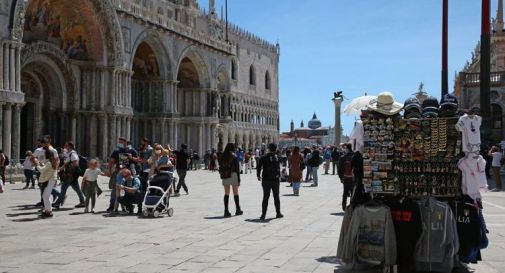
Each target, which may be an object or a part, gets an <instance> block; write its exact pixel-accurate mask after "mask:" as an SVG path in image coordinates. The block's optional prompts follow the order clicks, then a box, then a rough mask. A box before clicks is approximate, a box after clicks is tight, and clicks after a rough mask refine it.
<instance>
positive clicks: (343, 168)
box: [338, 143, 355, 211]
mask: <svg viewBox="0 0 505 273" xmlns="http://www.w3.org/2000/svg"><path fill="white" fill-rule="evenodd" d="M344 151H345V154H344V155H343V156H342V157H341V158H340V161H339V163H338V177H339V178H340V182H341V183H342V184H343V187H344V192H343V193H342V210H343V211H345V208H346V207H347V198H348V197H351V196H352V190H353V188H354V185H355V181H354V172H353V165H354V164H353V155H354V154H353V152H352V144H351V143H346V144H344Z"/></svg>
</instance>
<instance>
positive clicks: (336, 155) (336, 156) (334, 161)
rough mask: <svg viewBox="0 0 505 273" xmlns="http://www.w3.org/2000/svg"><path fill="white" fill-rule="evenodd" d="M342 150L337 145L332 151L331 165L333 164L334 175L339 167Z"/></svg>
mask: <svg viewBox="0 0 505 273" xmlns="http://www.w3.org/2000/svg"><path fill="white" fill-rule="evenodd" d="M340 156H341V154H340V152H339V150H338V149H337V147H336V146H334V147H333V150H332V151H331V165H332V166H333V175H335V169H336V168H337V164H338V160H339V159H340Z"/></svg>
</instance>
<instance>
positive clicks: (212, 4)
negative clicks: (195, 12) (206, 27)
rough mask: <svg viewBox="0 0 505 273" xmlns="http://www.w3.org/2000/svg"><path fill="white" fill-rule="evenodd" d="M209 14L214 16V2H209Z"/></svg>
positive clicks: (214, 0)
mask: <svg viewBox="0 0 505 273" xmlns="http://www.w3.org/2000/svg"><path fill="white" fill-rule="evenodd" d="M209 14H211V15H215V14H216V0H209Z"/></svg>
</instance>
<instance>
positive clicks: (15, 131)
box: [11, 104, 22, 162]
mask: <svg viewBox="0 0 505 273" xmlns="http://www.w3.org/2000/svg"><path fill="white" fill-rule="evenodd" d="M21 107H22V105H21V104H15V105H14V106H13V108H12V110H13V111H12V112H13V113H12V150H11V158H12V159H15V160H16V161H18V162H19V149H20V145H19V144H20V137H21Z"/></svg>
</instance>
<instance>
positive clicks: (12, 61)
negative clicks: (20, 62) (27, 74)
mask: <svg viewBox="0 0 505 273" xmlns="http://www.w3.org/2000/svg"><path fill="white" fill-rule="evenodd" d="M15 57H16V55H15V45H14V44H10V45H9V61H10V64H9V67H10V71H9V72H10V73H9V74H10V79H9V81H10V84H9V91H14V89H15V88H16V85H15V84H16V78H15V73H14V72H15V70H16V59H15Z"/></svg>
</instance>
